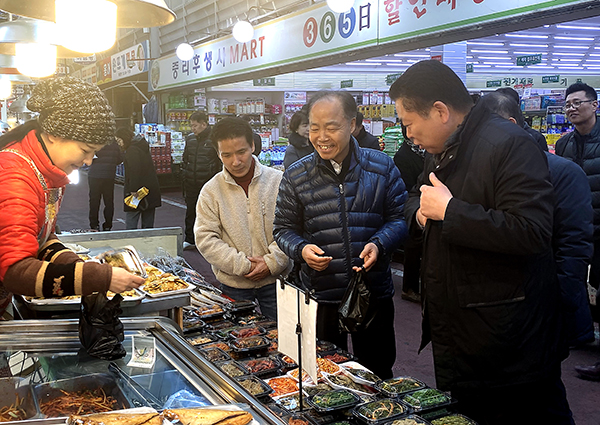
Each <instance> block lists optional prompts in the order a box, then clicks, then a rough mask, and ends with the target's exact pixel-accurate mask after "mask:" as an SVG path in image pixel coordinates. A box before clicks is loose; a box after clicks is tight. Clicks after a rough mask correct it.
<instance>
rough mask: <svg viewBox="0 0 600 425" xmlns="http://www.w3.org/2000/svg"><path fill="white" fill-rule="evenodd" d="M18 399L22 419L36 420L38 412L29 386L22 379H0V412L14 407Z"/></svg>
mask: <svg viewBox="0 0 600 425" xmlns="http://www.w3.org/2000/svg"><path fill="white" fill-rule="evenodd" d="M17 396H18V397H19V401H20V403H19V405H20V408H21V409H23V411H24V412H25V417H24V418H23V419H31V418H38V417H39V412H38V409H37V406H36V404H35V401H34V399H33V389H32V388H31V385H29V384H27V383H25V380H24V379H22V378H0V410H2V409H3V408H4V407H10V406H11V405H14V404H15V402H16V401H17Z"/></svg>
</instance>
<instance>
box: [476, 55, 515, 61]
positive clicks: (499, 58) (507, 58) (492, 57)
mask: <svg viewBox="0 0 600 425" xmlns="http://www.w3.org/2000/svg"><path fill="white" fill-rule="evenodd" d="M478 59H492V60H503V61H505V60H511V58H510V57H509V56H479V57H478Z"/></svg>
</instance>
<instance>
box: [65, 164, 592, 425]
mask: <svg viewBox="0 0 600 425" xmlns="http://www.w3.org/2000/svg"><path fill="white" fill-rule="evenodd" d="M122 199H123V187H122V186H121V185H115V219H114V223H113V230H125V213H124V212H123V207H122V203H121V200H122ZM184 216H185V203H184V202H183V197H182V196H181V191H177V190H174V191H165V193H163V205H162V207H160V208H158V209H157V210H156V220H155V227H172V226H183V222H184ZM101 220H102V219H101ZM101 223H102V221H101ZM58 224H59V226H60V228H61V229H62V230H63V231H68V230H71V229H88V228H89V222H88V185H87V175H86V174H82V175H81V181H80V182H79V184H77V185H69V187H68V188H67V190H66V194H65V198H64V201H63V205H62V207H61V210H60V214H59V217H58ZM183 256H184V257H185V259H186V260H187V261H188V262H189V263H190V265H191V266H192V267H194V268H195V269H196V270H198V272H200V273H201V274H202V275H203V276H204V277H205V278H206V280H207V281H209V282H211V283H214V284H216V280H215V277H214V274H213V273H212V271H211V270H210V266H209V265H208V264H207V263H206V261H205V260H204V259H203V258H202V256H201V255H200V254H199V253H198V252H197V251H196V250H188V251H184V254H183ZM393 266H394V272H395V273H394V283H395V286H396V296H395V299H394V301H395V306H396V317H395V328H396V349H397V357H396V364H395V365H394V374H395V376H400V375H410V376H414V377H416V378H419V379H421V380H423V381H425V383H427V384H429V385H435V379H434V375H433V360H432V354H431V346H428V347H427V348H426V349H425V350H423V352H421V354H418V353H417V350H418V348H419V342H420V336H421V329H420V326H421V311H420V307H419V306H418V305H417V304H414V303H411V302H408V301H405V300H402V299H401V298H400V288H401V284H402V277H401V276H402V272H401V269H402V265H401V264H397V263H395V264H393ZM596 361H600V350H599V349H598V347H597V346H594V347H592V346H589V347H586V348H584V349H579V350H575V351H572V352H571V355H570V357H569V358H568V359H567V360H566V361H565V362H564V363H563V368H562V370H563V380H564V382H565V385H566V387H567V395H568V398H569V403H570V405H571V409H572V410H573V413H574V415H575V421H576V423H577V424H578V425H598V424H600V382H590V381H583V380H581V379H579V378H577V377H576V374H575V372H574V370H573V366H575V365H578V364H592V363H594V362H596ZM507 408H510V407H509V406H507Z"/></svg>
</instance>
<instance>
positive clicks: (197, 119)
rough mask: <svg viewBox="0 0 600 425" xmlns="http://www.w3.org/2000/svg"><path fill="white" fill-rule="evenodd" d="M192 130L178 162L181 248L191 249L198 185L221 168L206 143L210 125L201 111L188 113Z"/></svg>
mask: <svg viewBox="0 0 600 425" xmlns="http://www.w3.org/2000/svg"><path fill="white" fill-rule="evenodd" d="M190 125H191V127H192V132H191V133H190V134H188V136H187V137H186V138H185V148H184V149H183V157H182V162H181V168H182V175H183V194H184V197H185V205H186V210H185V235H184V236H185V239H184V241H183V249H190V248H194V246H195V245H194V222H195V221H196V202H198V195H199V194H200V190H202V186H204V184H205V183H206V182H207V181H209V180H210V179H211V178H212V177H213V176H214V175H215V174H216V173H218V172H219V171H220V169H221V162H220V161H219V158H218V157H217V153H216V152H215V150H214V148H213V147H212V144H211V143H210V131H211V130H210V127H209V125H208V117H207V115H206V114H205V113H204V112H194V113H193V114H192V115H191V116H190Z"/></svg>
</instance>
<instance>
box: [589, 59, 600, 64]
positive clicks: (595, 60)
mask: <svg viewBox="0 0 600 425" xmlns="http://www.w3.org/2000/svg"><path fill="white" fill-rule="evenodd" d="M585 62H586V63H588V62H600V60H598V59H586V60H585Z"/></svg>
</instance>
